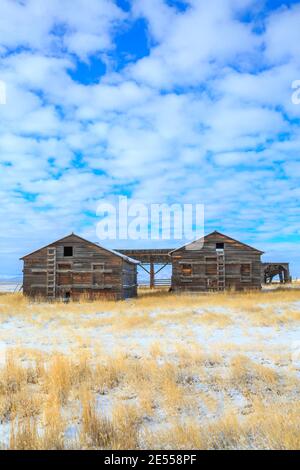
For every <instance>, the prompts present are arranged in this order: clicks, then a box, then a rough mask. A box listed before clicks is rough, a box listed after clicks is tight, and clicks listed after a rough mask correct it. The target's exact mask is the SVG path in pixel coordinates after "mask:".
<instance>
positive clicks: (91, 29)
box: [0, 0, 300, 276]
mask: <svg viewBox="0 0 300 470" xmlns="http://www.w3.org/2000/svg"><path fill="white" fill-rule="evenodd" d="M299 25H300V2H298V1H297V2H295V1H288V0H286V1H285V2H283V1H281V0H273V1H271V0H269V1H268V0H265V1H263V0H260V1H256V0H226V1H224V0H209V1H207V0H187V1H180V0H130V1H126V0H114V1H113V0H0V80H1V81H2V82H4V83H5V84H6V92H7V97H6V98H7V101H6V104H5V105H4V104H2V105H0V193H1V205H0V224H1V230H0V275H2V276H3V275H15V274H17V273H18V272H20V269H21V264H20V263H19V262H18V258H19V257H20V256H22V255H23V254H25V253H26V252H28V251H30V250H32V249H34V248H37V247H39V246H40V245H43V244H45V243H47V242H50V241H52V240H53V239H57V238H59V237H60V236H63V235H65V234H67V233H69V232H71V231H75V232H77V233H78V234H80V235H82V236H85V237H87V238H90V239H91V240H96V232H95V228H96V223H97V217H96V208H97V205H98V204H99V202H101V201H103V200H111V199H112V198H113V197H114V196H117V195H119V194H125V195H127V196H128V197H129V198H131V199H134V200H136V199H138V200H141V201H144V202H146V203H149V204H150V203H154V202H161V203H162V202H166V203H175V202H183V201H184V202H189V203H203V204H205V231H206V232H209V231H211V230H214V229H218V230H220V231H223V232H225V233H227V234H229V235H231V236H233V237H236V238H239V239H241V240H242V241H245V242H248V243H250V244H253V245H254V246H256V247H258V248H260V249H262V250H264V251H266V255H265V259H267V260H272V259H273V260H281V261H285V260H286V261H291V262H292V271H293V274H294V275H298V276H300V266H299V265H300V254H299V231H300V207H299V196H300V185H299V177H300V159H299V152H300V105H296V104H293V103H292V99H291V97H292V93H293V90H292V83H293V81H294V80H299V79H300V27H299ZM122 244H123V245H124V242H123V243H122ZM110 246H112V245H110ZM115 246H120V242H118V241H117V242H116V243H115Z"/></svg>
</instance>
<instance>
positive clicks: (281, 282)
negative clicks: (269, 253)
mask: <svg viewBox="0 0 300 470" xmlns="http://www.w3.org/2000/svg"><path fill="white" fill-rule="evenodd" d="M279 280H280V284H283V272H282V270H280V271H279Z"/></svg>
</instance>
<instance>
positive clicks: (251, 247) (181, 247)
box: [169, 230, 264, 255]
mask: <svg viewBox="0 0 300 470" xmlns="http://www.w3.org/2000/svg"><path fill="white" fill-rule="evenodd" d="M212 235H220V236H221V237H224V238H225V239H227V240H230V241H232V242H235V243H238V244H239V245H241V247H242V246H244V247H247V248H250V249H251V250H253V251H256V252H257V253H261V254H263V253H264V252H263V251H261V250H258V249H257V248H253V246H250V245H246V243H242V242H240V241H239V240H236V239H235V238H231V237H229V236H228V235H224V233H221V232H218V231H217V230H215V231H214V232H211V233H208V234H207V235H204V237H202V238H198V240H194V241H192V242H188V243H186V244H185V245H182V246H180V247H178V248H175V250H172V251H170V253H169V254H170V255H171V254H172V253H174V252H176V251H178V250H182V249H183V248H185V247H187V246H190V245H192V244H193V243H196V242H198V241H200V240H203V241H205V240H206V239H207V238H208V237H211V236H212Z"/></svg>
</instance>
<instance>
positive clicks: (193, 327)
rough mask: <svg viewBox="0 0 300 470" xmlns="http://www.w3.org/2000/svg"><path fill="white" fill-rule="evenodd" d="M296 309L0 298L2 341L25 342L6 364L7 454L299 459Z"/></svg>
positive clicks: (272, 304)
mask: <svg viewBox="0 0 300 470" xmlns="http://www.w3.org/2000/svg"><path fill="white" fill-rule="evenodd" d="M299 300H300V293H299V291H298V290H296V289H291V290H287V291H285V290H280V291H270V292H250V293H242V294H241V293H221V294H214V295H174V294H169V293H168V292H166V291H165V290H162V291H161V292H150V291H144V292H142V294H141V296H140V298H138V299H134V300H131V301H129V302H118V303H115V302H111V301H96V302H93V303H91V302H87V301H86V299H81V300H80V302H77V303H72V302H71V303H70V304H67V305H65V304H58V303H46V302H34V303H32V302H30V301H29V300H28V299H25V298H23V297H22V295H21V294H14V295H3V296H1V305H0V339H1V340H2V341H3V344H4V342H6V343H7V344H11V343H13V342H12V337H13V338H14V336H13V335H12V331H13V332H14V333H16V334H17V333H19V332H20V331H21V332H22V334H19V336H18V339H16V340H15V347H12V348H11V349H7V351H6V355H5V357H4V358H2V359H3V360H2V363H0V427H1V426H2V425H7V424H10V436H9V439H8V440H6V444H5V443H3V442H2V443H0V445H2V447H3V446H4V447H8V448H11V449H68V448H82V449H140V448H158V449H164V448H166V449H170V448H175V449H195V448H200V449H231V448H232V449H238V448H242V449H245V448H250V449H252V448H260V449H268V448H270V449H294V448H298V449H299V448H300V439H299V435H300V432H299V431H300V429H299V427H300V425H299V422H298V421H299V419H298V417H299V412H300V400H299V396H300V379H299V365H297V364H296V363H295V361H293V359H292V349H291V348H290V346H291V345H290V344H289V342H288V340H286V343H285V344H286V347H285V348H283V347H282V342H283V341H284V332H286V331H287V332H290V333H293V331H294V330H293V329H295V328H299V326H300V312H299V311H298V309H297V304H296V302H299ZM14 321H17V322H18V326H19V328H18V329H17V330H9V329H8V330H7V329H6V328H3V329H1V322H6V325H7V322H9V323H8V324H13V322H14ZM260 328H261V329H260ZM23 331H27V333H23ZM295 331H298V330H295ZM28 332H29V333H28ZM216 333H219V334H220V335H219V336H218V335H216ZM233 333H235V334H236V335H237V334H238V335H242V336H243V341H241V338H240V337H238V339H240V341H239V342H234V341H233V339H232V334H233ZM214 335H215V336H216V337H215V338H214ZM30 336H32V341H30V340H31V337H30ZM294 336H295V335H294ZM287 338H288V337H287ZM277 339H279V342H278V343H277V342H276V340H277ZM271 340H272V341H271ZM28 341H29V345H27V342H28ZM35 343H36V346H35ZM104 404H105V406H104ZM70 429H71V431H70Z"/></svg>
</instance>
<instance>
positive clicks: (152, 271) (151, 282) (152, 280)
mask: <svg viewBox="0 0 300 470" xmlns="http://www.w3.org/2000/svg"><path fill="white" fill-rule="evenodd" d="M154 287H155V271H154V262H153V260H152V258H150V289H154Z"/></svg>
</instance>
